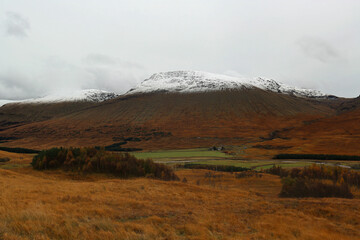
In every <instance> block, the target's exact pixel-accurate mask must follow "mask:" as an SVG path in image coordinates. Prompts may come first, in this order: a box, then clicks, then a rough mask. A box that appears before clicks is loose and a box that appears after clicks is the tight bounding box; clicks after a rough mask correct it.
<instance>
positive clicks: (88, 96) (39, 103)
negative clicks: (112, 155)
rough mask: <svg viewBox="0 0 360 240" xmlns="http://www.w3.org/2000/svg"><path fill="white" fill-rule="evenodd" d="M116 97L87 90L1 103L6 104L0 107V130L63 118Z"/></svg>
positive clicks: (99, 91) (98, 91)
mask: <svg viewBox="0 0 360 240" xmlns="http://www.w3.org/2000/svg"><path fill="white" fill-rule="evenodd" d="M117 96H118V95H117V94H115V93H111V92H106V91H102V90H96V89H87V90H79V91H71V92H67V93H57V94H52V95H48V96H45V97H42V98H34V99H27V100H22V101H11V102H9V101H3V103H7V104H5V105H4V106H2V107H0V130H1V129H6V128H9V127H11V126H13V125H15V126H17V125H22V124H26V123H30V122H36V121H43V120H47V119H51V118H53V117H59V116H63V115H66V114H69V113H72V112H76V111H79V110H81V109H85V108H88V107H91V106H94V105H96V103H99V102H103V101H106V100H110V99H113V98H116V97H117ZM0 103H1V102H0Z"/></svg>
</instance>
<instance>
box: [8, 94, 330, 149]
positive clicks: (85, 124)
mask: <svg viewBox="0 0 360 240" xmlns="http://www.w3.org/2000/svg"><path fill="white" fill-rule="evenodd" d="M334 112H335V111H334V110H333V109H331V108H330V107H329V106H327V105H326V104H324V103H322V102H319V101H317V100H313V99H308V98H300V97H295V96H292V95H286V94H279V93H274V92H271V91H265V90H262V89H259V88H242V89H234V90H222V91H209V92H193V93H159V92H155V93H146V94H132V95H124V96H121V97H118V98H116V99H113V100H109V101H106V102H102V103H97V104H94V105H92V106H89V107H86V108H84V109H80V110H78V111H75V112H72V113H69V114H65V115H61V116H56V117H54V118H52V119H49V120H46V121H41V122H33V123H29V124H26V125H22V126H17V127H14V128H11V129H7V130H4V131H2V132H1V136H2V137H16V138H18V140H16V141H14V142H13V143H11V145H23V146H27V147H33V146H34V145H35V146H43V147H47V146H55V145H59V144H60V145H66V146H69V145H80V146H84V145H85V146H86V145H99V144H100V145H105V144H111V143H113V142H116V141H121V139H123V138H124V137H137V138H140V139H141V141H140V142H136V145H138V146H140V147H142V148H148V149H154V148H174V147H175V148H182V147H193V146H209V145H213V144H223V145H226V144H241V143H245V142H249V141H259V140H260V139H261V137H263V138H266V137H268V136H269V134H270V133H271V132H273V131H276V130H278V129H283V128H289V127H294V126H299V125H302V124H303V122H304V121H311V120H313V119H318V118H322V117H324V116H330V115H332V114H334ZM34 143H36V144H34ZM131 144H135V143H130V145H131Z"/></svg>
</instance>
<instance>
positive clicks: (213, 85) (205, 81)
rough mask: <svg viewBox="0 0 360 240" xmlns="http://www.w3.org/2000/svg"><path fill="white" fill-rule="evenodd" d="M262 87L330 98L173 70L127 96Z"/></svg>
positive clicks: (312, 94) (271, 82)
mask: <svg viewBox="0 0 360 240" xmlns="http://www.w3.org/2000/svg"><path fill="white" fill-rule="evenodd" d="M254 87H256V88H260V89H263V90H267V91H272V92H276V93H283V94H290V95H294V96H299V97H311V98H325V97H327V95H325V94H323V93H321V92H320V91H317V90H312V89H302V88H296V87H290V86H288V85H286V84H283V83H280V82H276V81H275V80H272V79H265V78H260V77H258V78H254V79H248V78H238V77H230V76H226V75H219V74H213V73H207V72H200V71H173V72H163V73H156V74H154V75H152V76H151V77H150V78H148V79H146V80H144V81H143V82H142V83H140V84H139V85H138V86H137V87H136V88H133V89H130V90H129V91H128V92H127V94H136V93H149V92H180V93H189V92H206V91H219V90H225V89H242V88H254Z"/></svg>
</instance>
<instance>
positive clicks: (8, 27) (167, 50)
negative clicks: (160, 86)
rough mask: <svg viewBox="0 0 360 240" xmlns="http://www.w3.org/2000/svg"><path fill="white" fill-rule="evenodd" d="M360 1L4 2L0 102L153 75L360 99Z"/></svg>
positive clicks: (121, 86)
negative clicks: (272, 84) (236, 80)
mask: <svg viewBox="0 0 360 240" xmlns="http://www.w3.org/2000/svg"><path fill="white" fill-rule="evenodd" d="M359 13H360V1H358V0H316V1H314V0H291V1H289V0H271V1H270V0H251V1H250V0H181V1H180V0H101V1H100V0H76V1H73V0H51V1H45V0H32V1H29V0H0V99H14V100H16V99H25V98H33V97H40V96H44V95H47V94H51V93H53V92H61V91H64V92H66V91H70V90H75V89H76V90H77V89H90V88H95V89H102V90H107V91H113V92H117V93H125V92H126V91H127V90H129V89H130V88H131V87H134V86H136V85H137V84H138V83H140V82H141V81H142V80H144V79H146V78H148V77H150V76H151V75H152V74H153V73H156V72H166V71H176V70H198V71H206V72H212V73H219V74H227V75H232V76H242V77H265V78H271V79H274V80H276V81H280V82H283V83H286V84H289V85H292V86H298V87H304V88H314V89H318V90H321V91H322V92H324V93H327V94H335V95H338V96H343V97H357V96H359V94H360V44H359V43H360V14H359Z"/></svg>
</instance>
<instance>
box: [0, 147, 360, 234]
mask: <svg viewBox="0 0 360 240" xmlns="http://www.w3.org/2000/svg"><path fill="white" fill-rule="evenodd" d="M0 154H1V153H0ZM11 157H12V160H11V161H10V162H8V164H15V165H16V166H17V167H15V168H11V169H0V190H1V191H0V239H4V240H12V239H90V240H92V239H94V240H95V239H101V240H102V239H127V240H133V239H134V240H135V239H143V240H148V239H149V240H150V239H174V240H176V239H184V240H185V239H193V240H196V239H263V240H265V239H283V240H285V239H315V240H320V239H333V240H335V239H344V240H350V239H351V240H352V239H360V222H359V219H358V216H359V214H360V192H359V190H357V189H354V194H355V199H338V198H329V199H315V198H308V199H296V198H287V199H283V198H279V197H278V193H279V192H280V190H281V181H280V178H279V177H277V176H274V175H269V174H262V177H261V178H260V177H255V176H253V177H247V178H241V179H238V178H236V177H235V175H234V174H231V173H223V172H222V173H219V172H212V176H213V177H211V178H209V177H207V176H208V173H209V171H208V170H190V169H187V170H178V171H177V172H176V173H177V175H178V176H179V177H180V179H185V178H186V179H187V181H186V183H184V182H165V181H159V180H153V179H147V178H137V179H127V180H124V179H117V178H115V177H113V176H109V175H105V174H90V175H77V174H75V173H72V172H63V171H60V170H52V171H36V170H33V169H32V167H31V166H30V162H31V158H32V156H24V155H16V154H15V155H12V156H11ZM12 161H14V163H11V162H12ZM203 162H204V164H209V162H210V161H203ZM213 163H215V164H217V163H221V164H223V165H224V164H231V165H233V164H243V165H244V166H248V167H260V166H259V164H263V165H264V164H265V165H266V164H272V163H273V161H272V160H269V161H253V162H252V161H240V160H229V159H224V160H216V161H215V162H213ZM22 164H24V165H23V166H22ZM286 164H288V165H291V164H293V163H286ZM295 164H300V163H295ZM24 166H25V167H24ZM266 166H267V165H266ZM264 167H265V166H264ZM214 176H216V177H214Z"/></svg>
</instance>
